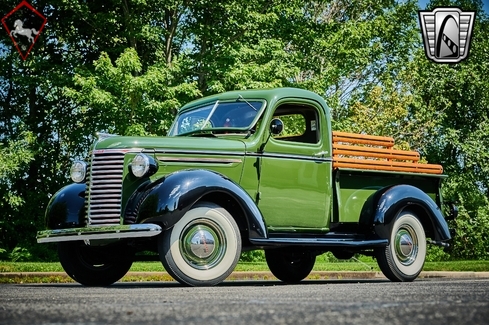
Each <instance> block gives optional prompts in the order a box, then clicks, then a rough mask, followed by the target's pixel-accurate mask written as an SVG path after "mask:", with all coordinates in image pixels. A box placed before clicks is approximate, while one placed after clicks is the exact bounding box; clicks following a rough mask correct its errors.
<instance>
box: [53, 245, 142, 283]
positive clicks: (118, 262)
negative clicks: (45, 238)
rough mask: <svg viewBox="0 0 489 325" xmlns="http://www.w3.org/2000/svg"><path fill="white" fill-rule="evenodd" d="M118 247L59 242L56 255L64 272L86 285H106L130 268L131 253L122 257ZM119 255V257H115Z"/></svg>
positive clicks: (116, 279) (120, 276)
mask: <svg viewBox="0 0 489 325" xmlns="http://www.w3.org/2000/svg"><path fill="white" fill-rule="evenodd" d="M118 248H120V249H122V248H121V247H120V246H118V247H114V248H110V247H102V246H99V247H91V246H87V245H85V244H84V243H83V242H61V243H59V244H58V256H59V261H60V262H61V266H63V269H64V270H65V272H66V273H67V274H68V275H69V276H70V277H71V278H72V279H73V280H75V281H77V282H79V283H81V284H83V285H86V286H108V285H111V284H112V283H114V282H116V281H118V280H119V279H120V278H122V277H123V276H124V275H125V274H126V273H127V271H129V269H130V268H131V265H132V262H133V261H132V259H131V255H132V253H131V254H129V256H128V254H124V255H125V256H124V257H122V254H121V252H120V251H119V250H118ZM116 256H121V258H119V259H118V258H116Z"/></svg>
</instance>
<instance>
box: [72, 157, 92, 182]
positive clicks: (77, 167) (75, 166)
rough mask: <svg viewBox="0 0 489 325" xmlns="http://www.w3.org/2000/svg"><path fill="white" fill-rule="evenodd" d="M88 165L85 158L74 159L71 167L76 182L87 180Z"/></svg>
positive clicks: (73, 179)
mask: <svg viewBox="0 0 489 325" xmlns="http://www.w3.org/2000/svg"><path fill="white" fill-rule="evenodd" d="M87 166H88V165H87V163H86V162H84V161H83V160H75V161H73V163H72V164H71V167H70V178H71V180H72V181H73V182H74V183H84V182H85V181H86V178H87ZM76 173H78V174H76Z"/></svg>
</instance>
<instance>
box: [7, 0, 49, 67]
mask: <svg viewBox="0 0 489 325" xmlns="http://www.w3.org/2000/svg"><path fill="white" fill-rule="evenodd" d="M46 21H47V19H46V17H44V16H43V15H42V14H41V13H39V12H38V11H37V10H36V9H34V8H33V7H32V6H31V5H30V4H29V3H27V1H22V2H21V3H20V4H19V5H18V6H17V7H15V8H14V9H13V10H12V11H11V12H9V13H8V14H7V15H6V16H5V17H3V18H2V25H3V27H4V28H5V30H6V31H7V33H8V35H9V36H10V38H11V39H12V41H13V42H14V46H15V48H16V49H17V51H18V52H19V53H20V56H21V57H22V60H25V59H26V58H27V56H28V55H29V53H30V52H31V50H32V48H33V47H34V44H35V43H36V41H37V39H38V37H39V35H40V34H41V32H42V30H43V28H44V25H45V24H46Z"/></svg>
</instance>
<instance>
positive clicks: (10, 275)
mask: <svg viewBox="0 0 489 325" xmlns="http://www.w3.org/2000/svg"><path fill="white" fill-rule="evenodd" d="M418 278H420V279H434V278H438V279H442V278H451V279H487V278H489V272H446V271H423V272H421V274H420V275H419V277H418ZM307 279H308V280H372V279H379V280H387V278H386V277H385V276H384V275H383V274H382V272H375V271H364V272H362V271H360V272H358V271H342V272H338V271H312V272H311V273H310V274H309V276H308V277H307ZM120 281H121V282H149V281H174V280H173V279H172V277H171V276H170V275H169V274H168V273H167V272H128V273H127V274H126V275H125V276H124V277H123V278H122V279H121V280H120ZM226 281H278V280H277V278H276V277H275V276H273V274H272V273H271V272H269V271H262V272H233V273H231V275H230V276H229V277H228V278H227V279H226ZM70 282H74V281H73V280H72V279H71V278H70V277H69V276H68V275H67V274H66V273H65V272H4V273H0V284H1V283H70Z"/></svg>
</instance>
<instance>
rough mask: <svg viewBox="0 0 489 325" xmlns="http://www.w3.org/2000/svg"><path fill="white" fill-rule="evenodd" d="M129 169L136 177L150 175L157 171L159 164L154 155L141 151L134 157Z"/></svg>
mask: <svg viewBox="0 0 489 325" xmlns="http://www.w3.org/2000/svg"><path fill="white" fill-rule="evenodd" d="M129 170H130V171H131V174H132V175H133V176H134V177H137V178H142V177H149V176H151V175H153V174H154V173H156V171H157V170H158V164H156V162H155V160H154V159H153V158H152V157H150V156H148V155H146V154H144V153H141V152H140V153H138V154H136V155H135V156H134V158H132V160H131V163H130V164H129Z"/></svg>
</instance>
